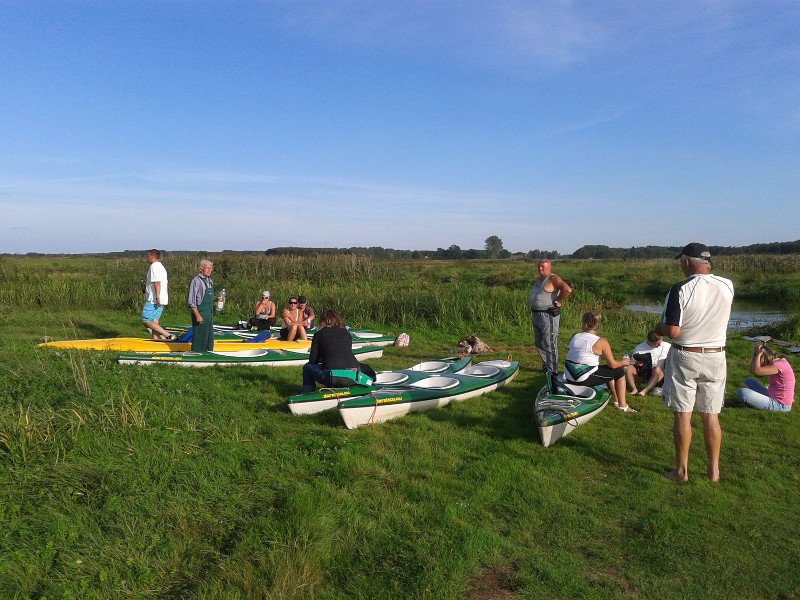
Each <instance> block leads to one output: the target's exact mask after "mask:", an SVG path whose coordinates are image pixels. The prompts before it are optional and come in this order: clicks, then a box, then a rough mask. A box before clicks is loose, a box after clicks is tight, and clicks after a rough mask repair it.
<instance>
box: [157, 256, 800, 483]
mask: <svg viewBox="0 0 800 600" xmlns="http://www.w3.org/2000/svg"><path fill="white" fill-rule="evenodd" d="M160 259H161V253H160V252H159V251H158V250H156V249H153V250H149V251H148V252H147V260H148V262H149V263H150V266H149V268H148V271H147V279H146V283H145V303H144V307H143V309H142V322H143V323H144V325H145V327H147V328H148V329H149V330H150V331H151V332H152V335H153V338H154V339H159V338H161V339H174V337H175V336H174V335H172V334H171V333H170V332H168V331H166V330H165V329H163V328H162V327H161V325H160V324H159V318H160V317H161V314H162V311H163V310H164V306H166V305H167V303H168V301H169V295H168V289H167V288H168V281H167V272H166V269H165V268H164V266H163V265H162V264H161V262H160ZM676 259H679V260H680V266H681V270H682V271H683V274H684V276H685V277H686V279H684V280H682V281H680V282H679V283H676V284H675V285H673V286H672V287H671V288H670V290H669V292H668V293H667V297H666V300H665V303H664V309H663V312H662V315H661V319H660V320H659V322H658V324H657V325H656V326H655V327H654V328H653V329H652V330H650V331H649V332H648V334H647V339H646V340H645V341H644V342H642V343H641V344H639V345H637V346H636V348H634V350H633V360H631V358H630V357H629V356H627V355H626V356H624V357H622V358H621V359H619V360H617V359H616V358H615V357H614V354H613V352H612V350H611V345H610V344H609V342H608V340H607V339H605V338H603V337H601V336H599V335H597V329H598V327H599V325H600V321H601V315H600V313H598V312H595V311H588V312H586V313H584V315H583V317H582V319H581V331H580V332H578V333H576V334H575V335H573V336H572V338H571V339H570V342H569V350H568V352H567V356H566V359H565V361H564V374H563V380H564V381H565V382H567V383H571V384H576V385H582V386H598V385H607V386H608V388H609V390H610V393H611V395H612V397H613V402H614V406H616V407H617V408H618V409H619V410H621V411H623V412H636V409H634V408H633V407H631V406H630V405H628V403H627V399H626V391H628V390H627V389H626V388H629V390H630V392H631V393H632V394H635V395H639V396H643V395H645V394H648V393H651V392H653V391H654V390H656V389H660V390H661V397H662V402H663V403H664V404H665V405H666V406H667V407H668V408H669V409H670V410H671V411H672V413H673V426H672V431H673V441H674V445H675V468H674V469H672V470H669V471H666V472H665V473H664V476H665V477H667V478H669V479H673V480H676V481H686V480H687V479H688V477H689V469H688V460H689V444H690V441H691V437H692V430H691V417H692V412H693V411H694V409H695V408H697V410H698V412H699V413H700V416H701V419H702V423H703V439H704V441H705V446H706V454H707V459H708V469H707V475H708V477H709V478H710V479H711V480H712V481H717V480H718V479H719V453H720V447H721V443H722V428H721V427H720V424H719V413H720V412H721V410H722V405H723V403H724V396H725V383H726V380H727V363H726V357H725V343H726V338H727V326H728V320H729V317H730V312H731V304H732V302H733V283H732V282H731V281H730V280H729V279H726V278H724V277H720V276H718V275H714V274H712V273H711V252H710V251H709V249H708V247H707V246H705V245H704V244H700V243H697V242H693V243H691V244H687V245H686V246H685V247H684V248H683V250H681V252H680V254H679V255H678V256H676ZM213 268H214V265H213V263H212V262H211V261H210V260H205V259H204V260H201V261H200V263H199V265H198V273H197V275H195V276H194V278H193V279H192V280H191V282H190V283H189V291H188V294H187V299H186V304H187V306H188V308H189V310H190V312H191V317H192V330H193V335H192V346H191V347H192V351H195V352H205V351H211V350H213V348H214V327H213V303H214V301H215V300H216V299H217V298H216V296H215V295H214V282H213V280H212V278H211V273H212V271H213ZM538 272H539V277H538V278H537V279H536V281H535V282H534V284H533V286H532V288H531V293H530V297H529V301H528V302H529V307H530V310H531V324H532V326H533V331H534V341H535V345H536V349H537V351H538V352H539V355H540V357H541V359H542V364H543V367H544V369H545V372H546V377H547V380H548V383H551V382H552V383H553V384H555V382H557V374H558V372H559V367H558V365H559V363H558V330H559V322H560V313H561V304H562V302H564V300H566V299H567V297H568V296H569V295H570V294H571V293H572V288H571V287H570V286H569V285H567V283H566V282H565V281H564V280H563V279H561V278H560V277H559V276H558V275H556V274H555V273H553V272H552V264H551V261H550V260H549V259H542V260H540V261H539V263H538ZM254 312H255V316H254V317H253V318H251V319H250V320H249V321H248V324H249V326H250V327H251V328H255V329H267V328H269V327H272V326H273V325H274V324H275V323H276V307H275V304H274V303H273V302H272V301H271V299H270V293H269V291H264V292H262V293H261V298H260V299H259V300H258V302H257V303H256V306H255V311H254ZM281 318H282V320H283V326H282V327H281V330H280V337H281V339H282V340H288V341H291V340H306V339H308V338H307V332H308V331H309V330H310V329H311V328H312V327H313V325H312V323H313V320H314V318H315V314H314V310H313V309H312V308H311V307H310V306H308V301H307V299H306V298H305V297H304V296H291V297H290V298H289V300H288V302H287V305H286V306H285V307H284V309H283V310H282V312H281ZM665 336H666V337H668V338H670V339H671V340H672V343H668V342H665V341H664V340H663V337H665ZM601 358H602V359H603V360H604V361H605V362H604V364H601V363H600V359H601ZM750 371H751V373H753V374H754V375H757V376H763V377H767V378H768V386H764V385H762V384H761V383H759V382H758V381H757V380H755V379H753V378H747V379H745V381H744V382H743V383H742V388H741V389H740V390H739V392H738V393H737V398H739V399H740V400H741V401H742V402H744V403H745V404H747V405H749V406H752V407H754V408H759V409H762V410H772V411H778V412H786V411H788V410H790V409H791V406H792V402H793V400H794V387H795V376H794V373H793V371H792V368H791V365H790V364H789V362H788V361H787V360H786V359H785V358H782V357H779V356H777V355H776V354H775V352H774V351H772V350H771V349H770V348H768V347H767V346H766V345H765V344H764V343H762V342H756V343H755V345H754V348H753V355H752V358H751V361H750ZM359 374H363V375H366V376H367V377H370V378H373V379H374V377H375V372H374V371H373V370H372V368H371V367H369V365H366V364H362V363H359V362H358V360H357V359H356V357H355V356H354V355H353V352H352V338H351V336H350V332H349V331H348V330H347V328H346V327H345V326H344V324H343V322H342V319H341V317H340V316H339V315H338V314H337V313H336V312H335V311H333V310H325V311H323V313H322V318H321V319H320V324H319V328H318V330H317V332H316V333H315V335H314V337H313V339H312V342H311V349H310V354H309V362H308V364H306V365H305V367H304V368H303V391H304V392H307V391H312V390H313V389H314V388H315V385H316V383H321V384H322V385H327V386H330V385H336V384H337V383H339V384H341V383H343V382H344V383H347V382H348V381H349V380H351V379H352V381H356V380H358V375H359ZM351 375H352V376H351ZM343 378H344V379H343ZM640 385H641V389H640V388H639V386H640Z"/></svg>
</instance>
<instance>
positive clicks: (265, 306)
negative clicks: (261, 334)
mask: <svg viewBox="0 0 800 600" xmlns="http://www.w3.org/2000/svg"><path fill="white" fill-rule="evenodd" d="M255 313H256V316H255V317H253V318H252V319H250V320H249V321H248V324H249V325H250V327H251V328H252V329H258V330H262V329H269V328H270V327H272V326H273V325H275V320H276V319H275V303H274V302H273V301H272V300H270V299H269V292H268V291H267V290H264V291H263V292H261V300H259V301H258V302H256V308H255Z"/></svg>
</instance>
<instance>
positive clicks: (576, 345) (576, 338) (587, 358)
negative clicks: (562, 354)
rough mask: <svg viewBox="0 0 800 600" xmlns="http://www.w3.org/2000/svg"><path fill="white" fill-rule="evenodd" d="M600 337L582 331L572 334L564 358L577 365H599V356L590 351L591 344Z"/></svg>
mask: <svg viewBox="0 0 800 600" xmlns="http://www.w3.org/2000/svg"><path fill="white" fill-rule="evenodd" d="M599 339H600V336H599V335H595V334H593V333H587V332H585V331H582V332H580V333H576V334H575V335H573V336H572V339H571V340H570V341H569V351H568V352H567V358H566V360H568V361H570V362H573V363H577V364H579V365H593V366H594V365H599V364H600V356H598V355H597V354H595V353H594V352H592V346H594V345H595V344H596V343H597V340H599Z"/></svg>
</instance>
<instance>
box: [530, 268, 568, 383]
mask: <svg viewBox="0 0 800 600" xmlns="http://www.w3.org/2000/svg"><path fill="white" fill-rule="evenodd" d="M551 269H552V265H551V263H550V259H549V258H543V259H542V260H540V261H539V266H538V270H539V278H538V279H537V280H536V281H535V282H534V284H533V287H531V294H530V297H529V298H528V306H529V307H530V309H531V324H532V325H533V339H534V343H535V344H536V349H537V350H538V351H539V356H541V357H542V366H543V367H544V370H545V371H549V372H550V373H558V371H559V368H558V325H559V321H560V318H561V317H560V316H559V315H560V313H561V303H562V302H563V301H564V300H566V299H567V296H569V295H570V294H571V293H572V288H571V287H569V286H568V285H567V284H566V282H565V281H564V280H563V279H561V277H559V276H558V275H556V274H555V273H551Z"/></svg>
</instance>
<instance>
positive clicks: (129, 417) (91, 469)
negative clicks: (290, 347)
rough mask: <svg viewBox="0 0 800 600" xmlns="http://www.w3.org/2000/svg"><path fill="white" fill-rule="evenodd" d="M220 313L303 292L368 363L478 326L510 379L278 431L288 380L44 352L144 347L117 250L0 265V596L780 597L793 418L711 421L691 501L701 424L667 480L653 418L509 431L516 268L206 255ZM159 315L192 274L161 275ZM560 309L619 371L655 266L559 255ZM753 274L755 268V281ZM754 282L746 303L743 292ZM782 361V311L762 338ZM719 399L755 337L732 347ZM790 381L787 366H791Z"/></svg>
mask: <svg viewBox="0 0 800 600" xmlns="http://www.w3.org/2000/svg"><path fill="white" fill-rule="evenodd" d="M212 259H213V260H214V261H215V274H214V276H215V281H216V282H217V287H223V286H224V287H226V288H227V291H228V295H229V302H228V305H227V306H226V309H225V310H224V311H223V312H222V313H218V314H217V317H216V318H217V321H218V322H226V323H233V322H235V321H236V320H237V319H239V318H244V317H246V316H248V315H249V312H250V310H251V308H252V305H253V304H254V303H255V301H256V299H257V296H258V292H260V291H261V290H262V289H269V290H270V291H271V292H272V294H273V298H274V299H275V300H276V301H278V302H279V304H280V302H281V300H282V299H283V298H285V297H287V296H288V295H290V294H298V293H302V294H305V295H307V296H309V298H310V300H311V302H310V303H311V304H312V305H313V306H314V307H315V308H316V309H317V311H318V312H320V311H321V309H323V308H327V307H333V308H337V309H338V310H340V311H341V312H342V314H343V316H344V317H345V320H346V321H348V322H349V323H351V324H355V323H361V324H363V325H365V326H371V327H373V328H376V329H380V330H383V331H392V332H396V333H397V332H400V331H407V332H409V334H410V335H411V345H410V346H409V347H408V348H394V347H390V348H387V350H386V352H385V353H384V357H383V358H382V359H380V360H376V361H372V364H373V366H374V367H375V368H376V369H390V368H397V367H406V366H409V365H411V364H413V363H415V362H418V361H420V360H425V359H432V358H437V357H440V356H445V355H447V354H448V352H449V351H450V349H451V348H452V347H453V346H454V345H455V343H456V342H457V341H458V340H459V339H460V338H461V337H463V336H465V335H468V334H470V333H477V334H478V335H479V336H481V338H482V339H484V341H486V342H487V343H488V344H489V345H490V346H491V347H492V348H493V349H494V351H495V352H494V354H492V355H489V356H488V358H505V357H506V356H509V355H510V356H512V357H513V359H515V360H519V361H520V362H521V371H520V374H519V375H518V377H517V378H516V379H515V380H514V381H513V382H512V383H511V384H510V385H509V386H507V387H505V388H502V389H501V390H498V391H497V392H494V393H492V394H489V395H487V396H484V397H481V398H476V399H471V400H467V401H465V402H463V403H456V404H453V405H451V406H448V407H446V408H444V409H441V410H434V411H429V412H426V413H422V414H415V415H411V416H408V417H405V418H403V419H400V420H396V421H393V422H389V423H384V424H380V425H377V426H375V427H374V428H370V427H366V428H360V429H356V430H352V431H350V430H347V429H345V428H344V427H343V426H342V425H341V423H340V422H339V420H338V416H337V415H336V414H335V413H326V414H320V415H312V416H307V417H296V416H293V415H291V414H290V413H289V412H288V410H287V409H286V404H285V399H286V397H287V396H288V395H290V394H292V393H294V392H296V391H297V390H298V389H299V384H300V368H280V369H278V368H276V369H272V368H267V367H258V368H252V367H251V368H248V367H226V368H208V369H178V368H171V367H170V366H167V365H158V366H155V367H135V366H127V365H118V364H116V362H115V355H114V354H109V353H97V352H80V351H54V350H51V349H48V348H37V347H35V343H37V342H40V341H42V340H43V339H45V338H48V337H49V338H54V339H63V338H83V337H104V336H117V335H135V336H142V335H143V334H144V330H143V329H142V327H141V324H140V322H139V311H140V309H141V301H142V298H141V293H140V290H139V280H140V279H141V278H142V276H143V275H144V273H145V270H146V266H147V265H146V262H145V260H144V258H142V259H141V260H138V261H137V260H133V259H121V260H111V259H67V258H63V259H27V258H19V259H17V258H5V259H0V324H1V325H2V327H0V597H2V598H48V599H55V598H226V599H227V598H281V599H283V598H298V599H299V598H315V599H334V598H336V599H338V598H342V599H344V598H363V599H372V598H386V599H396V598H430V599H443V598H453V599H462V598H467V599H477V598H495V599H502V598H507V599H508V598H552V599H556V598H587V599H588V598H657V599H671V598H676V599H677V598H720V599H728V598H776V599H777V598H780V599H787V600H788V599H793V598H800V556H799V555H798V553H797V547H798V543H800V509H799V508H798V506H797V503H796V501H795V499H796V496H797V490H798V489H800V433H799V432H800V427H799V426H800V417H799V416H798V414H797V412H796V411H792V412H790V413H788V414H766V413H761V412H758V411H754V410H751V409H747V408H742V407H739V406H736V405H735V403H734V402H733V401H731V402H729V404H728V406H727V407H726V409H725V410H724V411H723V414H722V416H721V421H722V426H723V430H724V434H725V437H724V439H723V449H722V461H721V469H722V477H723V480H722V481H721V482H720V483H718V484H712V483H710V482H708V481H707V480H706V479H705V478H704V477H703V476H702V473H704V471H705V452H704V450H703V444H702V435H700V430H699V421H698V422H696V423H695V433H696V435H695V437H694V440H693V442H692V449H691V454H690V475H691V476H692V480H691V481H690V482H689V483H688V484H675V483H673V482H670V481H668V480H666V479H664V478H663V477H661V472H662V470H663V469H664V468H666V467H669V466H671V465H672V462H673V449H672V441H671V432H670V427H671V415H670V413H669V411H667V410H666V409H665V408H664V407H663V406H662V405H661V403H660V400H659V399H658V398H655V397H647V398H644V399H640V398H633V399H631V400H630V402H631V404H632V405H633V406H635V407H636V408H638V409H640V412H639V413H637V414H622V413H620V412H619V411H616V410H613V409H612V408H609V409H606V410H605V411H604V412H603V413H602V414H601V415H599V416H598V417H597V418H595V419H594V420H593V421H592V422H591V423H590V424H588V425H587V426H585V427H582V428H580V429H578V430H577V431H576V432H575V433H573V434H572V435H571V436H570V437H568V438H565V439H564V440H561V441H559V442H558V443H557V444H556V445H555V446H553V447H551V448H543V447H542V446H541V444H540V443H539V440H538V435H537V433H536V431H535V429H534V428H533V427H532V426H531V417H532V401H533V398H534V396H535V394H536V391H537V390H538V388H539V387H540V386H541V385H542V383H543V377H542V375H541V370H540V361H539V358H538V356H537V355H536V354H535V352H534V351H533V347H532V335H531V331H530V325H529V317H528V311H527V309H526V303H527V296H528V290H529V287H530V283H531V281H532V279H533V278H534V276H535V262H523V261H514V262H512V261H470V262H466V261H462V262H453V263H446V262H423V261H418V262H411V261H408V262H405V261H392V262H389V261H376V260H372V259H366V258H355V257H339V258H335V259H333V258H331V257H327V258H325V259H314V258H305V259H293V258H282V257H274V258H260V257H244V258H237V257H235V256H227V255H220V256H213V257H212ZM164 262H165V265H166V267H167V269H168V271H169V273H170V292H171V298H172V301H171V305H170V306H169V307H168V309H167V311H166V313H165V316H164V317H163V318H162V322H165V323H185V322H186V321H187V320H188V315H187V313H186V310H185V309H184V308H183V294H184V293H185V288H186V285H187V284H188V280H189V278H190V277H191V276H192V275H193V273H194V272H195V268H196V259H194V258H180V259H175V260H171V259H170V258H169V257H167V258H166V259H165V261H164ZM554 270H555V271H556V272H558V273H559V274H560V275H562V277H564V278H565V279H566V280H567V281H569V282H570V283H571V284H572V285H573V287H574V288H575V293H574V294H573V296H572V297H571V298H570V300H569V301H568V302H567V305H566V306H565V310H564V312H563V319H562V332H561V346H562V360H563V353H564V352H565V350H566V345H567V340H568V338H569V335H570V334H571V333H572V332H574V331H576V330H577V329H578V321H579V315H580V314H581V313H582V312H583V311H585V310H588V309H590V308H600V309H602V310H603V312H604V314H605V319H604V322H603V325H602V327H601V332H600V333H601V334H602V335H605V336H606V337H608V338H609V340H610V341H611V345H612V348H613V349H614V350H615V354H616V355H618V356H619V355H621V354H622V352H623V351H624V350H626V349H627V350H630V348H632V347H633V345H634V344H636V343H638V342H640V341H641V340H642V339H644V335H645V333H646V330H647V328H648V327H649V326H651V325H652V322H653V319H654V318H655V317H654V316H653V315H641V314H636V313H630V312H628V311H624V310H622V309H621V306H622V305H624V304H625V302H626V300H627V298H628V297H637V298H641V297H662V296H663V294H664V293H665V292H666V289H667V288H668V286H669V285H670V284H671V283H674V282H675V281H677V280H678V279H679V278H680V276H681V275H680V273H679V271H678V268H677V264H676V262H675V261H558V262H557V264H556V266H555V268H554ZM715 272H718V273H719V274H721V275H725V276H728V277H730V278H732V279H733V280H734V282H735V284H736V286H737V294H738V295H740V296H742V295H744V296H748V295H749V296H751V297H756V296H757V294H758V290H759V289H762V290H767V291H766V292H762V293H769V294H771V297H773V298H774V297H776V295H777V297H779V298H782V299H784V300H786V301H791V300H792V299H793V294H796V293H797V292H796V290H797V289H798V283H799V282H798V279H800V265H799V264H798V262H797V261H796V259H793V258H792V257H788V258H786V257H784V258H782V257H742V258H741V259H740V258H739V257H724V258H723V259H722V260H721V261H720V262H719V264H718V265H717V266H716V267H715ZM765 272H768V273H770V274H771V277H769V278H767V277H766V276H765ZM760 286H761V287H760ZM770 333H772V335H775V336H776V337H781V338H783V339H789V340H791V341H794V342H800V331H798V320H797V319H795V320H794V321H791V322H789V323H788V324H785V325H782V326H780V328H779V329H778V330H775V331H772V332H770ZM728 348H729V353H728V366H729V381H728V394H727V397H728V399H732V398H733V395H734V393H735V390H736V387H737V383H738V382H739V381H740V380H741V379H742V378H743V377H744V376H745V375H746V374H747V373H746V371H747V364H748V361H749V354H750V348H751V346H750V344H749V343H748V342H746V341H744V340H742V339H741V338H740V336H738V335H734V336H732V338H731V339H730V341H729V345H728ZM791 361H792V364H793V366H794V367H795V371H798V370H800V359H798V358H796V357H793V358H791Z"/></svg>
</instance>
